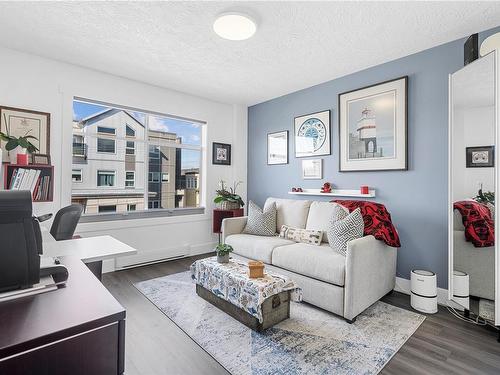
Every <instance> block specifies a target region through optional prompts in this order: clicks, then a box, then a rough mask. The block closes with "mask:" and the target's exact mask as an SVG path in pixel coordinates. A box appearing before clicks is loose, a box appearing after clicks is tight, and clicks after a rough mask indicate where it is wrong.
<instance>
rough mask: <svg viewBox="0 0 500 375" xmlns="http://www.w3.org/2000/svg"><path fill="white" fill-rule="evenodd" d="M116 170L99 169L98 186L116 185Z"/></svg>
mask: <svg viewBox="0 0 500 375" xmlns="http://www.w3.org/2000/svg"><path fill="white" fill-rule="evenodd" d="M115 175H116V172H115V171H97V186H115Z"/></svg>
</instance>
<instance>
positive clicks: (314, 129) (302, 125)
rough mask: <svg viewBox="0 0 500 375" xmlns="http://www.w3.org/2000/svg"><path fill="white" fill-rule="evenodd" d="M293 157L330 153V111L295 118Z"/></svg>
mask: <svg viewBox="0 0 500 375" xmlns="http://www.w3.org/2000/svg"><path fill="white" fill-rule="evenodd" d="M294 135H295V157H296V158H303V157H307V156H320V155H330V152H331V151H330V111H323V112H317V113H312V114H310V115H304V116H300V117H296V118H295V127H294Z"/></svg>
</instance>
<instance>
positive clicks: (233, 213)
mask: <svg viewBox="0 0 500 375" xmlns="http://www.w3.org/2000/svg"><path fill="white" fill-rule="evenodd" d="M240 216H243V208H238V209H236V210H222V209H220V208H214V211H213V220H212V232H213V233H218V234H221V233H222V220H224V219H226V218H229V217H240Z"/></svg>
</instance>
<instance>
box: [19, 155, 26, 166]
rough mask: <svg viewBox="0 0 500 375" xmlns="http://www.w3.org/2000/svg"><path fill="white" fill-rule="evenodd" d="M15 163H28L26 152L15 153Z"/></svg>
mask: <svg viewBox="0 0 500 375" xmlns="http://www.w3.org/2000/svg"><path fill="white" fill-rule="evenodd" d="M17 164H19V165H28V154H17Z"/></svg>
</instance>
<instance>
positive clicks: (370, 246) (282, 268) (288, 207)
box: [222, 198, 396, 323]
mask: <svg viewBox="0 0 500 375" xmlns="http://www.w3.org/2000/svg"><path fill="white" fill-rule="evenodd" d="M272 202H275V203H276V207H277V220H276V222H277V223H276V232H277V233H279V231H280V228H281V226H282V225H283V224H285V225H289V226H292V227H296V228H306V229H316V230H323V231H326V230H327V229H328V225H329V222H330V218H331V216H332V212H333V205H335V204H336V203H329V202H316V201H309V200H292V199H277V198H268V199H267V201H266V203H265V205H264V207H267V206H268V205H269V204H271V203H272ZM246 221H247V218H246V217H236V218H229V219H224V220H223V222H222V238H223V241H224V243H226V244H229V245H231V246H232V247H233V249H234V251H233V256H235V257H237V258H240V259H243V260H249V259H254V260H261V261H263V262H264V263H266V268H267V269H270V270H274V271H276V272H278V273H281V274H285V275H288V276H289V277H291V278H293V279H294V280H295V281H296V282H297V283H298V284H299V286H300V287H301V288H302V291H303V298H304V301H305V302H308V303H310V304H312V305H315V306H318V307H320V308H322V309H325V310H328V311H330V312H332V313H334V314H337V315H340V316H342V317H344V318H345V319H346V320H347V321H348V322H350V323H352V322H353V321H354V320H355V319H356V317H357V316H358V315H359V314H360V313H361V312H363V311H364V310H365V309H366V308H367V307H369V306H370V305H372V304H373V303H375V302H376V301H378V300H379V299H380V298H381V297H383V296H384V295H386V294H387V293H390V292H391V291H392V290H393V289H394V285H395V279H396V248H393V247H390V246H387V245H386V244H385V243H384V242H382V241H379V240H376V239H375V238H374V237H373V236H366V237H363V238H359V239H357V240H353V241H350V242H349V243H348V244H347V256H343V255H341V254H339V253H337V252H335V251H334V250H333V249H331V248H330V246H329V245H328V242H327V241H328V239H327V236H326V233H324V235H323V241H324V242H323V243H322V244H321V245H320V246H315V245H309V244H304V243H296V242H293V241H290V240H286V239H284V238H280V237H278V235H276V236H275V237H266V236H256V235H251V234H244V233H242V232H243V229H244V228H245V225H246Z"/></svg>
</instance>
